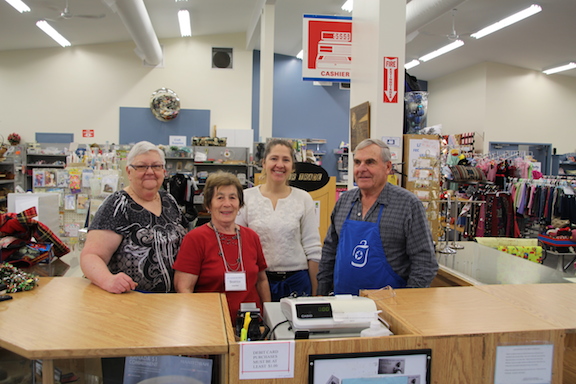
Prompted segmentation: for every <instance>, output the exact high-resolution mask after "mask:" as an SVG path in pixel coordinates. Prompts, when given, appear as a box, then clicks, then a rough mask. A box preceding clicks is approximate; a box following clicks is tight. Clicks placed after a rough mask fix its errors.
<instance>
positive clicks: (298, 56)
mask: <svg viewBox="0 0 576 384" xmlns="http://www.w3.org/2000/svg"><path fill="white" fill-rule="evenodd" d="M296 58H297V59H300V60H303V59H304V50H303V49H301V50H300V52H298V54H297V55H296Z"/></svg>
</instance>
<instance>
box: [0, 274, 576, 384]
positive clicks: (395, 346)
mask: <svg viewBox="0 0 576 384" xmlns="http://www.w3.org/2000/svg"><path fill="white" fill-rule="evenodd" d="M13 295H14V300H11V301H7V302H3V303H1V304H0V305H1V306H0V308H1V309H2V310H1V311H0V347H2V348H5V349H7V350H9V351H12V352H15V353H17V354H19V355H21V356H23V357H25V358H28V359H42V360H43V364H44V369H52V368H53V367H54V362H55V360H56V361H58V360H59V359H62V361H65V360H68V359H85V358H100V357H115V356H135V355H174V354H188V355H205V354H210V355H219V356H222V363H221V365H220V370H219V374H220V377H221V378H222V380H221V382H223V383H230V384H235V383H237V384H255V383H258V384H264V383H267V384H268V383H272V384H288V383H295V382H296V383H306V382H307V380H308V372H309V365H308V358H309V356H310V355H312V354H333V353H350V352H376V351H398V350H407V349H431V350H432V368H431V372H432V380H431V383H432V384H461V383H473V384H492V383H493V380H494V371H495V355H496V349H497V347H498V346H501V345H526V344H531V343H533V342H540V343H547V344H553V345H554V352H553V353H554V355H553V366H552V370H553V376H552V383H553V384H561V383H564V384H569V383H570V384H572V383H574V382H576V380H574V378H575V377H576V376H575V375H573V373H574V372H573V371H572V372H571V371H570V370H574V366H576V363H575V361H576V360H574V359H573V356H574V351H575V350H576V340H575V337H576V333H575V332H576V308H575V307H574V306H573V305H572V303H574V302H576V284H538V285H490V286H488V285H484V286H471V287H443V288H427V289H400V290H396V291H395V296H393V297H390V295H389V292H385V291H380V290H375V291H364V292H363V295H364V296H368V297H370V298H372V299H373V300H375V302H376V305H377V307H378V308H379V309H381V310H382V311H383V313H382V317H383V318H384V319H386V320H387V321H388V322H389V323H390V325H391V329H392V331H393V332H394V334H395V335H394V336H388V337H377V338H342V339H314V340H297V341H295V367H294V377H293V378H290V379H273V380H270V379H262V380H260V379H259V380H240V379H239V366H240V357H241V356H240V344H239V343H238V342H236V341H235V339H234V334H233V329H232V326H231V321H230V319H229V315H228V308H227V304H226V300H225V298H224V296H223V295H221V294H217V293H206V294H142V293H138V292H130V293H126V294H121V295H114V294H110V293H107V292H105V291H103V290H101V289H100V288H98V287H96V286H94V285H92V284H91V283H90V282H89V281H88V280H86V279H84V278H76V277H58V278H41V279H40V285H39V286H38V287H37V288H35V289H34V290H32V291H29V292H19V293H15V294H13ZM565 348H566V349H565ZM565 350H566V351H565ZM92 360H97V359H92ZM59 363H60V362H59ZM563 377H564V381H563V379H562V378H563ZM52 379H53V378H52V377H51V375H43V382H44V383H51V382H52Z"/></svg>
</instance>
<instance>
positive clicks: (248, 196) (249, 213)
mask: <svg viewBox="0 0 576 384" xmlns="http://www.w3.org/2000/svg"><path fill="white" fill-rule="evenodd" d="M291 189H292V192H291V193H290V195H288V197H286V198H284V199H279V200H278V202H277V204H276V209H274V208H273V207H272V202H271V201H270V199H268V198H267V197H264V196H263V195H262V193H260V187H254V188H249V189H246V190H244V203H245V205H244V207H243V208H242V209H241V210H240V212H239V214H238V217H237V219H236V223H237V224H239V225H243V226H246V227H249V228H251V229H253V230H254V231H255V232H256V233H257V234H258V236H260V242H261V243H262V249H263V250H264V256H265V257H266V263H267V264H268V270H269V271H275V272H279V271H298V270H302V269H308V260H314V261H320V256H321V254H322V247H321V244H320V234H319V232H318V219H317V218H316V213H315V208H314V202H313V201H312V197H311V196H310V195H309V194H308V192H306V191H303V190H301V189H298V188H294V187H291Z"/></svg>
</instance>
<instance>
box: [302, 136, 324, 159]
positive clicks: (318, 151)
mask: <svg viewBox="0 0 576 384" xmlns="http://www.w3.org/2000/svg"><path fill="white" fill-rule="evenodd" d="M304 143H305V144H306V150H310V151H312V154H313V155H314V157H315V158H316V163H317V164H318V165H321V164H322V156H324V155H325V154H326V150H324V149H323V148H322V147H321V146H323V145H325V144H326V140H324V139H305V140H304Z"/></svg>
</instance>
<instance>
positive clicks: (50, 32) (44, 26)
mask: <svg viewBox="0 0 576 384" xmlns="http://www.w3.org/2000/svg"><path fill="white" fill-rule="evenodd" d="M36 25H37V26H38V28H40V29H41V30H43V31H44V33H46V34H47V35H48V36H50V37H51V38H52V39H54V41H56V42H57V43H58V44H60V45H61V46H63V47H69V46H71V45H72V44H70V42H69V41H68V40H66V39H65V38H64V36H62V35H61V34H59V33H58V32H57V31H56V30H55V29H54V28H52V26H51V25H50V24H48V22H46V20H39V21H37V22H36Z"/></svg>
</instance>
